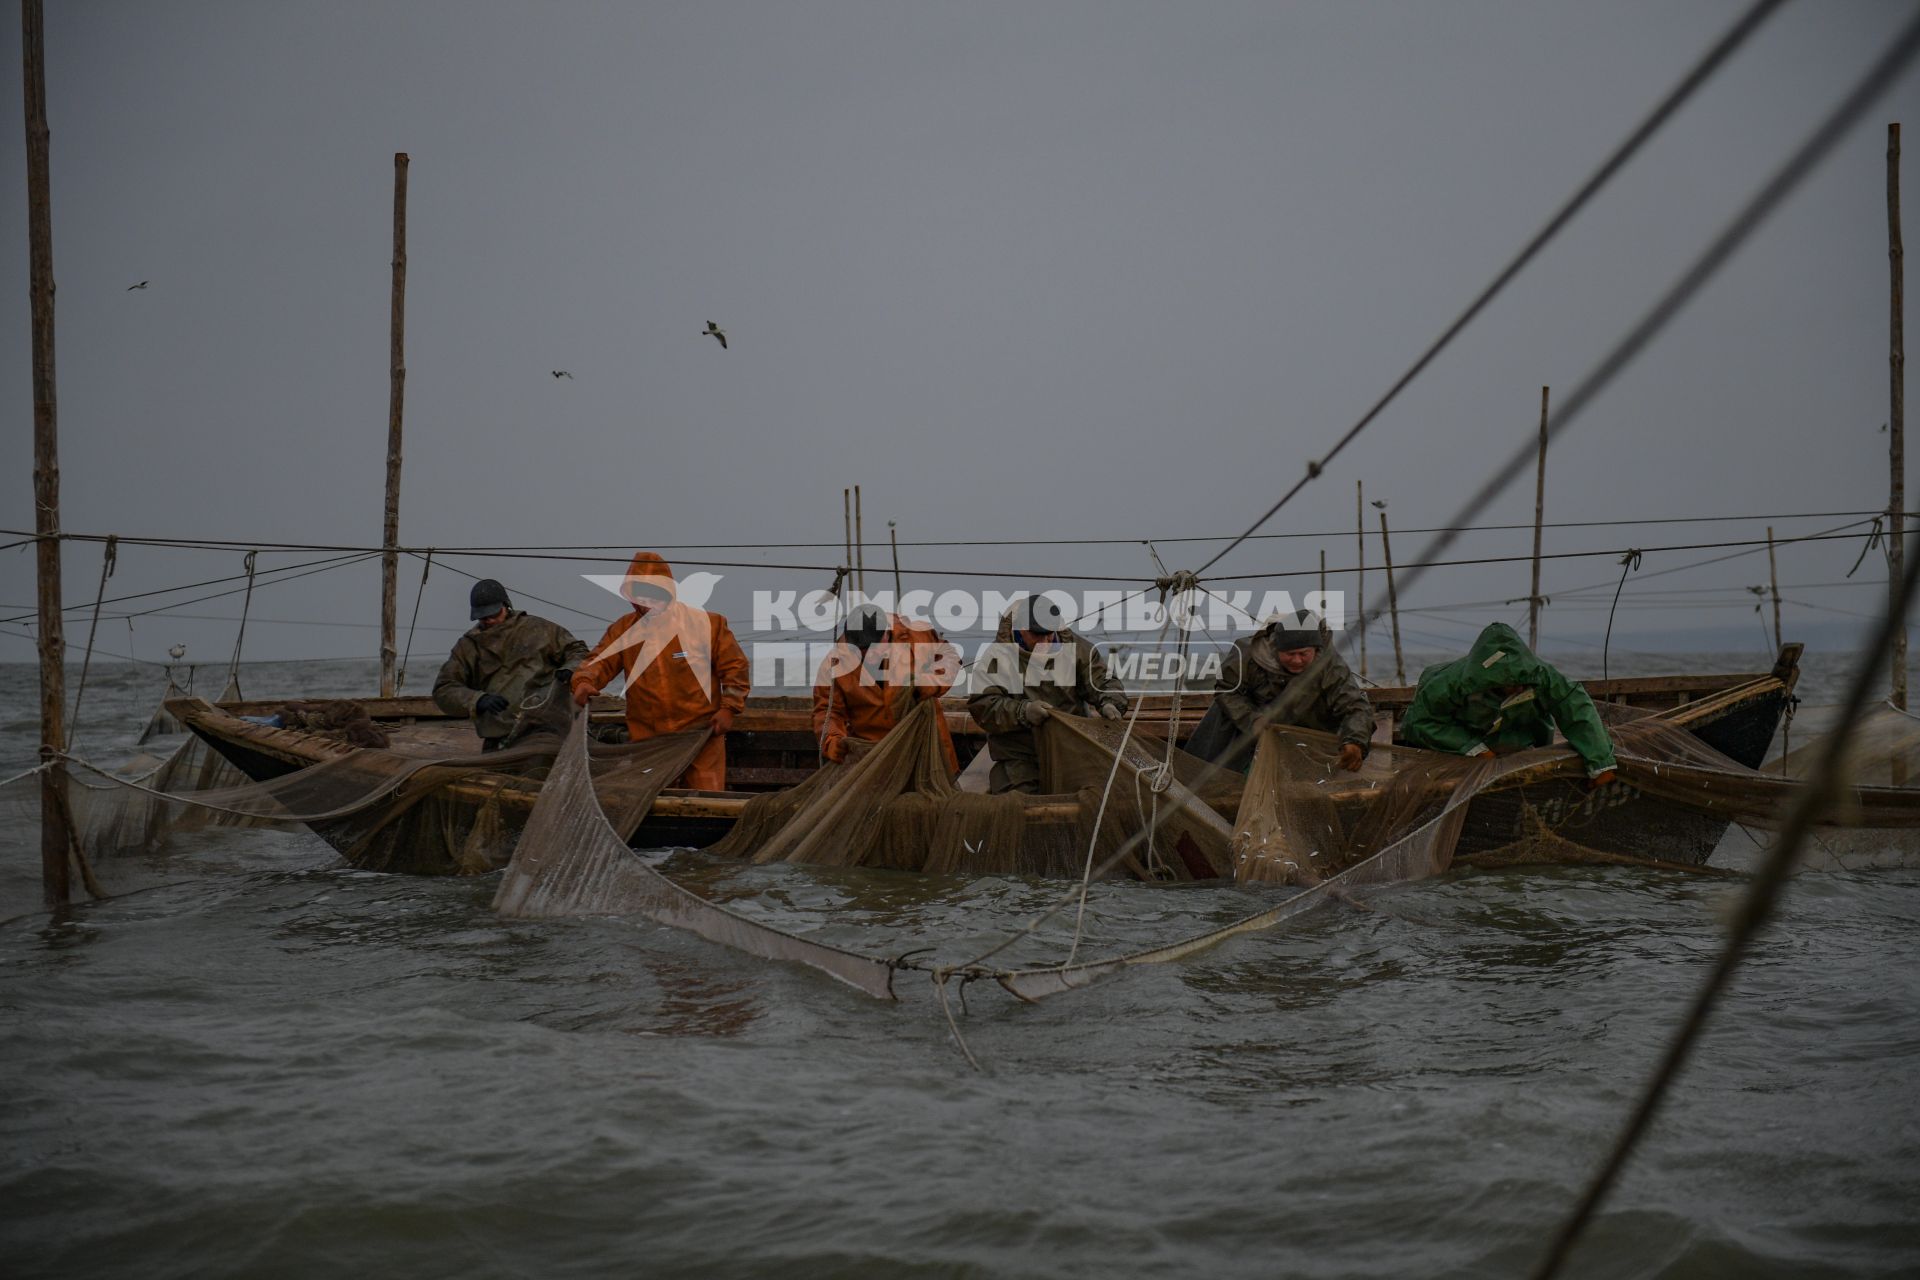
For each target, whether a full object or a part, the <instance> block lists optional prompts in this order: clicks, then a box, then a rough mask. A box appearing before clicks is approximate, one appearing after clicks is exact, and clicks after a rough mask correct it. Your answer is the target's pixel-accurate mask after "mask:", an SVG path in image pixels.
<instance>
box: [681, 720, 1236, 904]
mask: <svg viewBox="0 0 1920 1280" xmlns="http://www.w3.org/2000/svg"><path fill="white" fill-rule="evenodd" d="M939 714H940V708H939V705H938V704H937V703H936V702H934V701H931V700H929V701H925V702H922V703H920V704H919V705H918V706H916V707H915V708H914V709H913V710H912V711H911V712H910V713H908V715H907V716H906V717H904V718H903V719H902V720H901V721H900V723H899V724H898V725H896V726H895V727H894V728H893V730H892V731H891V732H889V733H888V734H887V736H886V737H885V738H883V739H882V740H881V741H880V742H879V743H877V744H875V745H874V746H873V747H872V748H870V749H868V750H866V751H865V752H863V753H861V754H860V755H859V756H858V758H857V759H853V760H850V761H849V762H847V763H845V764H828V765H825V766H823V767H822V768H821V769H820V770H819V771H818V772H816V773H815V774H813V775H812V776H811V777H809V778H808V779H807V780H806V781H805V782H802V783H801V784H800V785H799V786H797V787H794V788H793V789H792V790H789V791H782V792H773V793H769V794H765V795H760V796H756V797H754V798H753V799H752V800H750V801H749V802H748V804H747V806H746V809H745V811H744V812H743V813H742V814H741V816H740V818H739V819H738V820H737V821H736V822H735V824H734V827H733V830H732V831H731V832H729V833H728V835H727V836H726V837H725V838H724V839H723V840H721V841H720V842H719V843H718V844H716V845H714V846H713V847H712V849H711V850H710V852H712V853H714V854H717V855H719V856H722V857H736V858H744V859H748V860H750V861H753V862H756V863H769V862H793V863H811V864H813V865H816V866H829V867H874V868H884V869H891V870H899V871H921V872H932V873H951V874H960V875H1028V876H1040V877H1059V876H1073V877H1078V876H1079V875H1080V874H1081V870H1082V868H1083V867H1084V866H1085V864H1086V862H1087V857H1088V850H1089V848H1091V849H1092V850H1093V858H1094V861H1095V862H1096V863H1098V862H1104V861H1106V860H1107V859H1108V858H1109V857H1110V856H1112V855H1113V854H1114V853H1115V852H1116V851H1117V850H1118V849H1119V848H1120V846H1121V845H1122V844H1123V843H1124V842H1125V841H1126V840H1127V838H1128V837H1129V836H1130V835H1131V834H1132V833H1133V832H1135V831H1138V830H1140V829H1141V828H1142V827H1144V826H1146V825H1147V824H1148V823H1149V822H1151V821H1152V820H1153V819H1154V815H1155V814H1156V813H1157V814H1158V815H1159V822H1158V829H1157V831H1156V833H1155V837H1154V839H1153V840H1152V841H1150V842H1148V843H1146V844H1144V845H1143V846H1142V847H1141V848H1140V849H1139V850H1138V851H1137V852H1130V853H1128V854H1126V855H1125V856H1124V857H1123V858H1122V859H1121V860H1120V864H1119V868H1118V869H1119V870H1120V871H1122V872H1124V873H1125V874H1128V875H1131V876H1134V877H1136V878H1139V879H1145V880H1173V881H1189V880H1209V879H1218V878H1223V877H1227V876H1230V875H1231V874H1232V863H1231V861H1230V857H1229V845H1230V844H1231V840H1232V833H1231V830H1230V828H1229V825H1228V823H1227V819H1226V815H1229V814H1231V813H1233V812H1234V810H1235V808H1236V806H1237V805H1238V801H1239V791H1240V779H1239V778H1238V776H1237V775H1232V774H1228V775H1226V776H1225V777H1223V778H1222V779H1220V781H1219V782H1218V783H1216V784H1215V785H1214V786H1212V787H1210V788H1209V789H1208V790H1207V793H1206V794H1205V795H1197V794H1196V793H1195V792H1194V791H1193V790H1192V787H1193V785H1194V784H1195V783H1196V782H1197V781H1198V779H1199V778H1200V777H1201V775H1203V774H1205V773H1207V772H1208V767H1207V765H1206V763H1205V762H1204V761H1201V760H1197V759H1195V758H1194V757H1192V756H1189V755H1187V754H1186V753H1185V752H1182V751H1177V750H1173V751H1170V750H1169V749H1168V748H1167V746H1166V744H1165V743H1164V742H1163V741H1161V740H1159V739H1157V738H1155V737H1153V736H1152V735H1150V734H1146V733H1144V732H1142V731H1140V730H1139V729H1138V728H1135V729H1134V730H1133V731H1132V732H1131V733H1129V732H1128V730H1127V728H1126V727H1125V726H1123V725H1119V724H1116V723H1114V722H1112V721H1106V720H1083V719H1081V718H1079V717H1077V716H1067V715H1056V716H1054V717H1052V718H1050V719H1048V720H1047V721H1045V722H1043V723H1042V724H1041V726H1040V727H1039V729H1038V731H1037V734H1036V736H1037V738H1038V740H1039V744H1040V770H1041V782H1042V785H1043V787H1044V788H1045V793H1044V794H1033V795H1028V794H1020V793H1008V794H1003V795H986V794H982V793H979V792H971V791H962V790H959V789H958V788H957V787H956V786H955V785H954V783H953V780H952V778H951V777H950V775H949V773H948V768H947V761H946V756H945V749H944V745H943V741H942V738H941V735H940V731H939V729H940V726H939V721H938V719H937V718H936V717H937V716H938V715H939ZM1116 756H1117V765H1116ZM1109 778H1111V779H1112V780H1113V782H1112V785H1111V786H1110V787H1109V785H1108V782H1109ZM1103 797H1104V799H1105V803H1104V804H1103V803H1102V799H1103Z"/></svg>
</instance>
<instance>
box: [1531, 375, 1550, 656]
mask: <svg viewBox="0 0 1920 1280" xmlns="http://www.w3.org/2000/svg"><path fill="white" fill-rule="evenodd" d="M1549 390H1550V388H1548V387H1542V388H1540V461H1539V465H1538V466H1537V468H1536V469H1535V471H1534V477H1533V588H1532V590H1530V591H1529V592H1528V593H1527V648H1529V649H1538V648H1539V647H1540V529H1541V527H1542V522H1543V521H1544V520H1545V518H1546V511H1547V393H1548V391H1549Z"/></svg>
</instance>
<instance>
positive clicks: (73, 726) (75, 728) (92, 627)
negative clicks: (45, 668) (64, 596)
mask: <svg viewBox="0 0 1920 1280" xmlns="http://www.w3.org/2000/svg"><path fill="white" fill-rule="evenodd" d="M119 548H120V544H119V543H117V542H116V541H114V539H113V538H112V537H108V538H107V549H106V553H105V554H104V555H103V556H102V557H101V561H100V587H99V589H98V590H96V591H95V592H94V593H93V621H92V622H90V623H88V624H87V656H86V657H85V658H83V659H81V662H80V687H79V688H77V689H75V690H74V691H73V718H72V719H71V720H69V721H68V722H67V749H68V750H69V751H71V750H72V749H73V739H74V736H75V735H76V734H78V733H79V732H80V700H81V699H83V698H85V697H86V696H87V673H88V672H89V671H91V670H92V669H93V636H94V633H95V632H96V631H98V630H99V629H100V601H101V600H102V598H104V597H105V596H106V594H107V579H108V578H111V577H112V576H113V563H114V561H115V560H116V559H117V558H118V556H119Z"/></svg>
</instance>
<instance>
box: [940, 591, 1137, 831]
mask: <svg viewBox="0 0 1920 1280" xmlns="http://www.w3.org/2000/svg"><path fill="white" fill-rule="evenodd" d="M967 710H968V712H970V713H971V714H972V716H973V720H974V723H975V724H977V725H979V726H980V727H981V728H982V729H984V730H986V732H987V750H988V751H990V752H991V753H992V754H993V772H992V773H991V774H990V775H989V780H988V783H987V789H988V790H989V791H991V792H993V793H994V794H995V795H998V794H1000V793H1001V792H1003V791H1024V792H1029V793H1031V792H1037V791H1039V790H1040V786H1041V781H1042V779H1041V776H1040V746H1039V743H1038V742H1036V741H1035V739H1034V730H1036V729H1037V728H1039V726H1040V725H1041V724H1042V723H1043V722H1044V721H1045V720H1046V718H1047V717H1048V716H1050V715H1052V714H1053V713H1054V712H1056V711H1062V712H1066V713H1068V714H1077V715H1087V716H1100V717H1102V718H1104V719H1108V720H1118V719H1120V718H1122V717H1123V716H1125V715H1126V713H1127V695H1126V693H1125V691H1124V690H1123V689H1122V688H1121V687H1120V682H1119V681H1118V680H1115V679H1114V678H1113V677H1112V676H1111V675H1110V674H1108V672H1107V664H1106V663H1105V662H1103V661H1101V659H1100V655H1099V653H1098V652H1097V651H1096V650H1095V649H1094V647H1093V645H1092V644H1091V643H1089V642H1088V641H1087V640H1086V638H1085V637H1083V636H1077V635H1075V634H1074V633H1073V631H1072V630H1071V629H1069V628H1068V626H1067V620H1066V617H1065V615H1064V614H1063V613H1062V611H1061V609H1060V606H1059V605H1058V604H1057V603H1055V602H1054V601H1053V600H1050V599H1048V598H1047V597H1046V596H1045V595H1044V594H1041V593H1038V592H1036V593H1034V594H1032V595H1028V596H1025V597H1023V598H1021V599H1019V600H1015V601H1014V602H1013V605H1012V607H1011V608H1009V609H1008V610H1007V612H1006V613H1005V614H1004V615H1003V616H1002V617H1001V619H1000V628H999V630H998V631H997V632H996V633H995V634H994V638H993V643H992V644H989V645H987V646H986V647H985V648H984V649H982V650H981V651H980V656H979V657H978V658H976V659H975V660H974V664H973V672H972V678H971V683H970V685H969V687H968V691H967Z"/></svg>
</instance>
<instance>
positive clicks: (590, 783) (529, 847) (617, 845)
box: [493, 716, 894, 998]
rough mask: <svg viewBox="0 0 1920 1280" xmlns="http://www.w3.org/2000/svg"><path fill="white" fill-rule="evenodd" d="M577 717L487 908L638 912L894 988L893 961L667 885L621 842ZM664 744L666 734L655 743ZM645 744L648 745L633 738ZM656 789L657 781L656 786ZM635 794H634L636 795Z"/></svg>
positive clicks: (860, 982)
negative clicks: (799, 932)
mask: <svg viewBox="0 0 1920 1280" xmlns="http://www.w3.org/2000/svg"><path fill="white" fill-rule="evenodd" d="M586 724H587V720H586V717H585V716H580V717H577V718H576V720H575V722H574V725H573V727H572V729H571V730H570V731H569V733H568V734H567V737H566V740H565V741H564V742H563V743H562V744H561V747H560V751H559V755H558V758H557V759H556V761H555V763H554V765H553V770H552V772H551V773H550V774H549V775H548V777H547V780H546V786H545V787H544V788H542V790H541V793H540V799H539V802H538V803H537V804H536V805H535V806H534V809H533V813H532V816H531V817H530V818H529V820H528V822H527V825H526V830H525V831H524V833H523V834H522V835H521V838H520V841H519V844H518V847H517V848H516V849H515V851H514V855H513V860H512V862H511V863H509V864H508V866H507V870H506V874H505V875H504V876H503V877H502V878H501V882H500V890H499V892H498V893H496V894H495V895H494V899H493V907H494V910H495V911H498V912H499V913H500V914H502V915H506V916H517V917H524V918H543V917H558V916H579V915H638V916H644V917H646V918H648V919H651V920H654V921H657V922H658V923H660V924H663V925H667V926H669V927H671V928H675V929H684V930H686V931H687V932H689V933H694V934H698V935H699V936H700V937H703V938H706V939H709V940H710V941H713V942H718V943H720V944H721V945H723V946H728V947H733V948H735V949H736V950H740V951H745V952H747V953H748V954H750V955H757V956H762V957H765V958H766V959H769V960H789V961H793V962H796V963H799V964H805V965H810V966H811V967H813V968H815V969H818V970H820V971H821V972H823V973H826V974H829V975H831V976H832V977H834V978H837V979H839V980H840V981H842V982H845V983H847V984H848V985H849V986H852V987H855V988H857V989H859V990H861V991H864V992H866V993H867V994H868V995H871V996H876V997H881V998H889V997H891V996H892V994H893V989H892V984H893V973H894V966H893V965H891V964H889V963H888V962H887V961H885V960H881V959H878V958H876V957H873V956H863V955H860V954H859V953H857V952H853V951H848V950H845V949H844V948H840V947H832V946H827V945H825V944H823V943H819V942H813V941H810V940H808V939H805V938H801V937H797V936H795V935H793V934H790V933H786V932H784V931H782V930H779V929H776V928H773V927H772V926H770V925H767V924H764V923H762V922H760V921H757V920H752V919H749V918H748V917H746V916H742V915H739V914H737V913H736V912H732V911H729V910H727V909H726V908H725V907H722V906H720V905H718V904H716V903H713V902H709V901H708V900H707V899H705V898H702V897H700V896H699V895H698V894H696V893H693V892H692V891H690V890H688V889H684V888H682V887H681V886H679V885H677V884H675V883H673V881H671V880H669V879H667V878H666V877H665V876H663V875H661V874H660V873H659V872H658V871H656V870H654V869H653V868H652V867H650V866H648V865H647V864H646V863H645V862H644V861H642V860H641V858H640V856H639V855H638V854H636V853H635V852H634V851H633V850H632V849H629V848H628V847H627V839H626V835H627V833H623V832H622V831H621V830H620V829H619V827H618V826H617V825H616V824H615V823H614V822H613V821H611V820H609V817H608V814H607V812H606V808H605V801H604V798H603V796H602V794H601V787H600V779H598V778H596V777H595V776H594V768H593V761H592V760H591V758H590V752H591V750H592V749H591V748H590V747H589V745H588V734H587V729H586ZM675 738H676V739H677V740H678V741H677V744H676V746H675V747H674V749H673V752H677V754H676V753H673V752H669V753H668V754H664V755H663V756H662V757H661V759H662V763H663V764H664V765H665V766H666V767H667V768H670V769H672V770H673V772H670V773H668V774H667V776H668V777H674V776H677V774H678V771H679V770H681V769H684V768H685V767H686V766H687V765H688V764H690V763H691V762H692V760H693V757H694V756H695V755H696V754H697V753H698V752H699V749H700V746H701V744H702V743H703V742H704V741H705V735H704V734H679V735H675ZM654 741H655V742H657V743H661V744H663V746H662V750H665V746H664V744H665V743H666V741H667V740H665V739H655V740H654ZM640 745H651V744H640ZM656 791H657V787H656ZM635 798H637V796H636V797H635Z"/></svg>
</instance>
